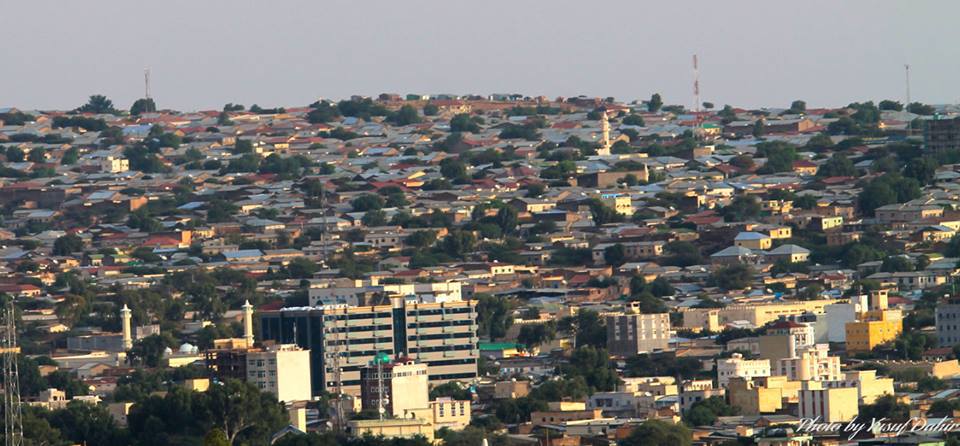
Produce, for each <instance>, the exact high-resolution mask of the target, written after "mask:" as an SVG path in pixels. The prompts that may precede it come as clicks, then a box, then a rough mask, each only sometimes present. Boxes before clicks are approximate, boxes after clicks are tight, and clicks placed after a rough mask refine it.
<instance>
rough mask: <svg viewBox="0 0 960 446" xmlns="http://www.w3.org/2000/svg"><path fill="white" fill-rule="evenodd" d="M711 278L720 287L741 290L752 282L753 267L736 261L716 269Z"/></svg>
mask: <svg viewBox="0 0 960 446" xmlns="http://www.w3.org/2000/svg"><path fill="white" fill-rule="evenodd" d="M713 278H714V280H716V282H717V286H719V287H720V288H721V289H724V290H742V289H744V288H747V287H749V286H750V284H751V283H752V282H753V269H752V268H750V267H749V266H747V265H743V264H739V263H738V264H734V265H730V266H727V267H724V268H720V269H718V270H717V271H715V272H714V273H713Z"/></svg>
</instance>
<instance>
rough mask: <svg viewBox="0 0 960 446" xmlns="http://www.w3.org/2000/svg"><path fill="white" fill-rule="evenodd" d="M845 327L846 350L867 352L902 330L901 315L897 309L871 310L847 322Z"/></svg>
mask: <svg viewBox="0 0 960 446" xmlns="http://www.w3.org/2000/svg"><path fill="white" fill-rule="evenodd" d="M846 328H847V352H849V353H859V352H869V351H871V350H873V348H874V347H876V346H878V345H880V344H883V343H886V342H889V341H892V340H894V339H896V338H897V336H899V335H900V333H901V332H903V316H902V314H901V312H900V311H899V310H872V311H868V312H866V313H863V314H862V315H861V316H860V320H857V321H853V322H847V325H846Z"/></svg>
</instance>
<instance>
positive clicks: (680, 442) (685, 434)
mask: <svg viewBox="0 0 960 446" xmlns="http://www.w3.org/2000/svg"><path fill="white" fill-rule="evenodd" d="M692 438H693V434H692V433H691V432H690V429H688V428H687V427H686V426H684V425H682V424H671V423H667V422H665V421H660V420H648V421H644V422H643V424H641V425H640V426H637V427H636V428H635V429H634V430H633V432H631V433H630V435H629V436H627V438H625V439H623V440H621V441H619V442H617V444H618V445H620V446H690V445H691V444H692V442H693V440H692Z"/></svg>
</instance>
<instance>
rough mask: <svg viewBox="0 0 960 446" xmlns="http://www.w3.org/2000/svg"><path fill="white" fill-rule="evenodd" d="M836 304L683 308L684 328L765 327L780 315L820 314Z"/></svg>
mask: <svg viewBox="0 0 960 446" xmlns="http://www.w3.org/2000/svg"><path fill="white" fill-rule="evenodd" d="M834 302H837V301H836V300H835V299H818V300H805V301H788V302H764V303H750V304H735V305H728V306H726V307H724V308H686V309H683V310H681V311H683V328H689V329H693V330H699V329H707V330H711V331H720V330H721V329H722V327H723V326H724V325H725V324H728V323H731V322H734V321H746V322H747V323H749V324H750V325H752V326H754V327H760V326H763V325H766V324H767V323H769V322H772V321H775V320H777V319H779V318H780V317H781V316H790V315H800V314H803V313H808V312H809V313H815V314H823V313H824V307H826V306H827V305H830V304H832V303H834Z"/></svg>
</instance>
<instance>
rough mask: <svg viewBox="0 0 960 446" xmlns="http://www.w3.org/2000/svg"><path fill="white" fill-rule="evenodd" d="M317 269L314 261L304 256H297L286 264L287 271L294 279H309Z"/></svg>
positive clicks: (318, 268)
mask: <svg viewBox="0 0 960 446" xmlns="http://www.w3.org/2000/svg"><path fill="white" fill-rule="evenodd" d="M319 270H320V267H319V266H317V264H316V262H314V261H313V260H310V259H308V258H306V257H297V258H295V259H293V260H291V261H290V263H289V264H288V265H287V272H288V273H289V274H290V277H292V278H294V279H309V278H311V277H313V275H314V274H315V273H316V272H317V271H319Z"/></svg>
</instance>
